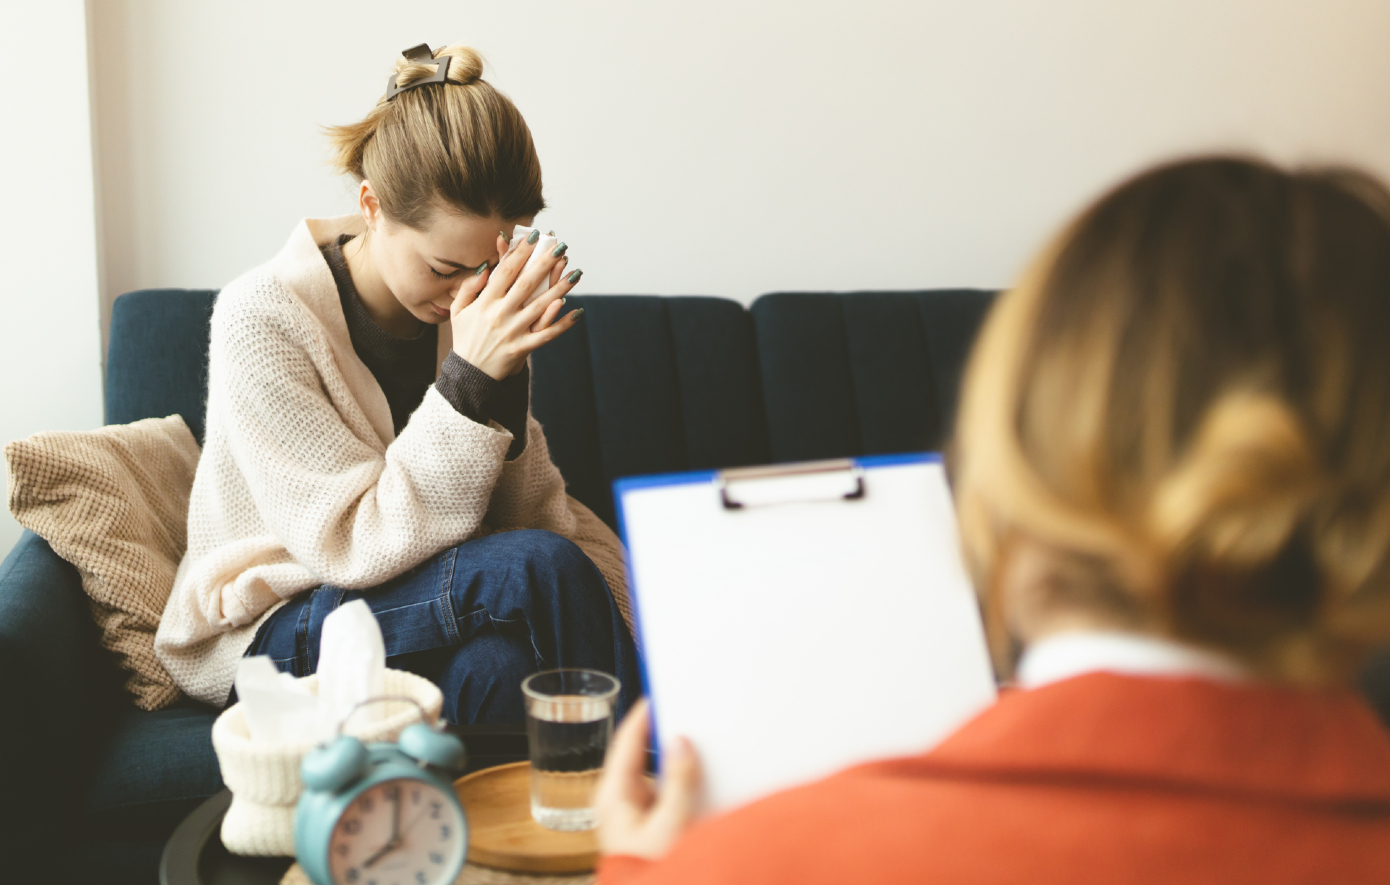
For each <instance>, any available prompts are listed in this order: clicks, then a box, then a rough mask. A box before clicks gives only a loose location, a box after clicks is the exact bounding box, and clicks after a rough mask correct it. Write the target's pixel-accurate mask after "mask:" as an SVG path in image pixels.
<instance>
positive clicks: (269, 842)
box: [212, 670, 444, 857]
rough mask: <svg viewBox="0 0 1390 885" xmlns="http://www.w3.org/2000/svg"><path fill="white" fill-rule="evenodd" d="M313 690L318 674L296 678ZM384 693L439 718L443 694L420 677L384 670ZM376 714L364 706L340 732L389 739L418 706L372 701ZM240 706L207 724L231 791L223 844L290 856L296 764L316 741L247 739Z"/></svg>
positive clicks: (415, 716) (367, 739) (238, 850)
mask: <svg viewBox="0 0 1390 885" xmlns="http://www.w3.org/2000/svg"><path fill="white" fill-rule="evenodd" d="M301 682H303V684H305V685H307V686H308V687H309V689H310V691H313V692H314V693H315V694H317V693H318V676H316V675H315V676H306V677H304V679H302V680H301ZM382 689H383V694H386V695H398V696H404V697H408V698H412V699H414V700H415V702H416V703H418V704H419V705H420V706H421V707H424V709H425V716H426V721H428V722H429V723H431V724H433V723H434V722H436V721H438V719H439V710H440V708H441V707H442V706H443V703H444V696H443V695H441V694H440V693H439V688H438V687H437V686H435V684H434V683H432V682H430V681H429V680H428V679H425V678H424V677H422V676H416V675H415V674H414V673H406V672H404V671H402V670H387V671H386V672H385V676H384V679H383V682H382ZM374 708H375V709H376V710H378V711H380V717H379V718H369V717H368V716H367V715H366V709H364V710H363V711H362V712H359V713H358V714H357V715H355V716H353V717H352V719H351V720H350V721H349V722H348V726H347V728H345V729H344V730H343V731H344V734H350V735H352V736H353V737H356V738H360V739H361V740H362V741H363V742H364V743H371V742H374V741H394V740H396V738H397V737H399V736H400V733H401V731H403V730H404V729H405V727H406V726H407V725H411V724H413V723H415V722H419V721H420V711H419V710H417V709H415V707H414V706H413V705H411V704H408V703H406V702H404V701H386V702H383V703H380V704H376V705H374ZM243 714H244V710H243V708H242V705H241V704H239V703H237V704H233V705H232V706H230V707H228V708H227V709H226V710H224V711H223V712H222V715H220V716H218V717H217V721H216V722H214V723H213V725H212V747H213V749H214V750H215V751H216V752H217V762H218V764H219V765H220V766H221V767H222V780H223V781H225V782H226V784H227V787H228V789H230V790H231V791H232V804H231V807H230V808H228V809H227V816H226V817H224V818H223V819H222V844H223V845H225V846H227V850H228V851H230V852H232V853H234V854H250V855H259V856H276V855H283V856H289V857H292V856H294V809H295V803H297V802H298V801H299V793H300V790H302V789H303V784H302V783H301V782H300V780H299V763H300V762H301V761H302V760H303V759H304V755H305V754H306V753H308V752H309V751H310V750H312V749H314V748H315V747H316V746H318V744H317V743H316V742H314V741H306V742H303V743H293V744H286V743H266V742H256V741H252V740H251V735H250V732H249V731H247V728H246V718H245V716H244V715H243Z"/></svg>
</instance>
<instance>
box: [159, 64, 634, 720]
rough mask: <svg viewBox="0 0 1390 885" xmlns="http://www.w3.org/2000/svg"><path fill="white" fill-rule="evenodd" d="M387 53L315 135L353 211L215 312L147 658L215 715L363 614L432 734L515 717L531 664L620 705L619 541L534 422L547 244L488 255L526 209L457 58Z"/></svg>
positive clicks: (537, 186)
mask: <svg viewBox="0 0 1390 885" xmlns="http://www.w3.org/2000/svg"><path fill="white" fill-rule="evenodd" d="M407 53H408V54H407V56H406V57H405V58H402V59H400V60H398V61H397V62H396V72H395V75H394V76H392V77H391V83H390V86H389V88H388V90H387V93H386V94H385V95H384V96H382V97H381V98H380V100H378V101H377V104H376V107H375V108H374V109H373V110H372V111H371V113H369V114H368V115H367V117H366V118H365V119H364V120H362V121H361V122H359V123H357V124H354V125H350V126H341V127H337V128H335V129H333V130H332V137H333V141H334V146H335V148H336V154H337V157H336V159H337V165H338V167H339V168H340V170H341V171H342V172H344V173H347V174H350V175H351V176H352V177H353V178H354V179H355V180H356V181H357V183H358V187H357V197H358V208H359V213H358V214H357V215H351V216H346V217H342V218H332V219H323V220H318V219H308V220H305V221H303V222H301V223H300V224H299V225H298V227H296V228H295V230H294V232H293V233H292V234H291V235H290V239H289V242H288V243H287V244H286V245H285V247H284V249H283V250H282V251H281V252H280V254H279V255H278V256H276V257H275V258H274V259H273V260H271V261H270V262H269V263H268V264H266V265H264V266H262V267H259V268H256V269H254V270H252V271H250V272H248V273H246V274H245V275H243V276H241V277H239V278H238V279H236V280H234V281H232V282H231V283H229V284H228V285H227V286H226V288H224V289H223V290H222V292H221V294H220V295H219V296H218V299H217V306H216V309H215V310H214V312H213V316H212V337H211V344H210V353H209V361H208V406H207V434H206V442H205V445H204V449H203V455H202V459H201V461H200V462H199V464H198V471H197V475H196V478H195V481H194V485H193V495H192V500H191V502H190V504H189V515H188V552H187V554H186V555H185V557H184V559H183V562H182V564H181V566H180V568H179V572H178V577H177V579H176V580H175V586H174V590H173V593H172V595H171V596H170V599H169V603H168V606H167V607H166V609H165V611H164V616H163V619H162V620H161V622H160V625H159V632H158V634H157V636H156V651H157V653H158V655H159V658H160V660H161V661H162V662H163V664H164V665H165V667H167V668H168V670H169V672H170V673H171V674H172V675H173V677H174V679H175V681H177V682H178V685H179V687H180V688H181V689H183V691H184V692H186V693H187V694H189V695H191V696H192V697H195V698H197V699H199V700H202V701H204V702H206V703H210V704H214V705H217V706H221V705H223V704H224V703H226V701H227V699H228V694H229V692H230V691H231V689H232V683H233V678H234V675H235V673H236V669H237V662H238V660H239V659H240V658H241V657H242V656H243V655H245V654H265V655H269V656H270V657H271V658H272V659H274V661H275V663H276V665H277V666H278V667H280V669H282V670H285V671H288V672H291V673H294V674H295V675H298V676H304V675H307V674H309V673H312V672H314V670H315V669H316V667H317V663H318V653H319V636H320V632H321V628H322V625H323V621H324V618H325V617H327V616H328V614H329V613H330V612H332V611H333V610H334V609H336V608H337V607H338V606H340V605H342V604H343V603H344V602H346V601H349V600H352V599H356V598H361V599H364V600H365V601H366V602H367V604H368V605H369V606H370V607H371V608H372V610H373V611H374V612H375V614H376V617H377V620H378V622H379V623H380V625H381V628H382V633H383V635H384V637H385V640H386V654H387V659H388V664H389V665H390V666H393V667H397V668H400V669H406V670H412V671H414V672H417V673H420V674H421V675H424V676H427V677H429V678H430V679H432V680H434V681H435V682H436V683H437V684H438V685H439V686H440V688H441V689H443V692H444V710H443V714H444V717H445V718H446V719H448V720H449V721H451V722H479V721H512V722H520V721H522V720H523V719H524V718H525V714H524V711H523V708H522V701H521V690H520V683H521V680H522V679H523V678H524V677H525V676H526V675H527V674H529V673H532V672H535V671H536V670H538V669H546V668H549V667H592V668H597V669H601V670H605V671H607V672H610V673H614V674H616V675H617V677H618V678H619V679H620V680H621V681H622V682H623V685H624V686H625V688H626V690H627V692H626V694H625V695H624V700H627V699H630V698H631V697H635V693H636V689H637V683H638V677H637V665H636V660H637V659H636V649H635V647H634V644H633V641H632V636H631V634H630V632H629V628H628V626H627V624H626V623H625V621H626V618H625V617H624V615H625V614H626V601H627V597H626V590H625V585H624V582H623V565H622V550H621V547H620V545H619V544H618V540H617V538H616V537H615V536H614V535H613V533H612V531H610V530H609V529H608V527H607V526H605V525H604V524H603V523H602V522H600V521H599V519H598V518H597V517H595V516H594V514H593V513H591V512H590V511H589V510H588V509H587V508H585V507H584V506H583V505H582V504H580V503H579V502H577V501H575V500H574V499H572V498H570V497H568V496H567V495H566V494H565V482H564V479H563V478H562V477H561V476H560V472H559V470H557V469H556V467H555V465H554V464H553V463H551V460H550V455H549V452H548V451H547V449H546V444H545V437H544V435H543V434H542V433H541V428H540V425H539V424H537V423H536V421H535V419H533V418H531V417H530V414H529V398H530V389H529V374H528V372H527V357H528V356H529V355H530V354H531V353H532V352H533V351H534V350H535V349H536V348H538V347H541V346H542V345H544V344H546V343H547V342H549V341H552V340H554V339H555V338H556V337H557V336H559V335H561V334H563V333H564V332H566V331H568V330H569V329H571V328H573V327H574V325H575V323H576V322H577V321H578V320H579V317H580V314H581V313H582V311H578V310H576V311H571V312H570V313H568V314H566V315H564V316H561V315H560V309H561V305H562V304H563V302H564V298H565V295H566V294H568V293H569V291H570V290H571V289H572V288H573V287H574V285H575V283H577V282H578V281H579V275H580V272H579V271H577V270H576V271H573V272H572V273H570V274H568V275H565V264H566V262H567V261H568V259H567V258H566V257H565V255H564V252H565V249H564V245H563V244H560V245H558V246H556V247H554V248H553V249H552V250H549V251H548V252H547V254H545V255H544V256H542V257H541V259H540V260H539V261H538V263H536V264H535V266H534V267H531V268H528V269H526V270H524V271H523V266H525V264H526V262H527V259H528V258H529V257H530V256H531V253H532V250H533V248H535V243H536V237H535V236H534V235H532V236H531V237H530V238H529V239H528V241H527V242H525V243H522V244H520V246H519V248H517V249H515V250H514V251H512V252H511V253H510V254H507V255H506V257H505V258H503V257H500V256H502V255H503V253H506V252H507V249H508V245H509V242H508V241H509V238H510V235H511V231H512V230H513V227H514V226H515V225H517V224H521V225H530V224H531V223H532V219H533V218H534V216H535V215H536V213H538V212H540V211H541V209H542V208H544V206H545V201H544V199H543V198H542V196H541V169H540V162H539V160H538V159H537V157H536V150H535V147H534V146H533V144H532V141H531V133H530V131H529V130H528V129H527V126H526V122H525V120H523V119H522V117H521V114H520V113H519V112H518V111H517V109H516V107H515V106H513V105H512V103H511V101H510V100H508V99H507V97H506V96H504V95H502V94H501V93H500V92H498V91H497V90H496V89H494V88H493V87H492V86H491V85H490V84H489V83H487V81H485V80H483V79H481V76H482V61H481V60H480V59H479V57H478V55H477V53H475V52H474V51H473V50H472V49H469V48H467V47H464V46H451V47H447V48H445V49H441V50H438V51H436V52H433V53H431V52H430V51H429V49H428V47H424V46H420V47H416V48H415V49H412V50H407ZM533 293H539V294H538V297H535V299H534V301H531V300H529V299H530V298H531V296H532V294H533ZM510 529H523V531H503V530H510ZM610 591H611V592H610Z"/></svg>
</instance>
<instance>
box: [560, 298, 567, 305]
mask: <svg viewBox="0 0 1390 885" xmlns="http://www.w3.org/2000/svg"><path fill="white" fill-rule="evenodd" d="M566 301H569V299H568V298H561V299H560V306H561V307H564V306H565V302H566Z"/></svg>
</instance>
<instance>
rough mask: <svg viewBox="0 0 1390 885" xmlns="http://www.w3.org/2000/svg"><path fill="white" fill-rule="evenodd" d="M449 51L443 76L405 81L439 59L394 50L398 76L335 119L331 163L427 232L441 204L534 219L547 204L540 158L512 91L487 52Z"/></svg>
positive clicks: (426, 73)
mask: <svg viewBox="0 0 1390 885" xmlns="http://www.w3.org/2000/svg"><path fill="white" fill-rule="evenodd" d="M432 54H433V56H434V57H435V58H436V59H442V58H444V57H445V56H448V57H449V59H450V60H449V69H448V74H447V78H446V82H444V83H437V84H428V85H422V86H419V87H417V88H414V89H405V88H404V87H407V86H410V85H411V84H412V83H418V82H419V81H421V80H425V79H427V78H429V77H431V76H433V75H434V74H435V71H436V68H437V66H436V65H431V64H425V63H420V62H416V61H412V60H410V59H407V58H405V57H404V56H401V57H398V58H397V59H396V61H395V68H394V72H395V82H396V85H397V87H398V88H401V90H402V91H400V92H397V93H395V94H394V95H392V96H388V95H387V94H386V93H383V94H382V96H381V98H380V99H379V100H378V101H377V103H376V106H375V107H374V108H372V110H371V111H370V112H369V113H368V114H367V116H366V117H364V118H363V119H362V120H361V121H359V122H357V123H351V124H348V125H345V126H330V127H328V128H327V134H328V137H329V140H330V142H331V144H332V147H333V160H332V166H333V168H334V170H335V171H337V172H340V173H342V174H346V175H351V176H352V177H353V178H355V179H356V180H358V181H370V182H371V183H372V187H373V189H374V191H375V193H376V196H377V199H378V200H380V201H381V208H382V211H383V212H384V213H385V214H386V216H387V217H388V218H390V219H391V220H392V221H395V222H396V223H398V224H403V225H406V226H407V227H412V228H415V229H417V230H422V229H424V227H425V226H426V224H427V223H428V221H429V219H430V218H431V216H432V215H433V214H434V213H435V212H436V211H438V210H439V209H441V208H443V209H446V210H449V211H455V212H462V213H467V214H470V215H477V216H480V217H488V216H492V215H496V216H499V217H501V218H529V217H531V216H534V215H536V214H538V213H539V212H540V211H541V210H542V209H544V208H545V200H544V198H543V197H542V186H541V184H542V182H541V164H540V159H539V157H537V155H536V148H535V144H534V143H533V141H532V139H531V130H530V129H529V128H528V127H527V126H526V121H525V120H524V119H523V118H522V116H521V112H520V111H518V110H517V109H516V106H515V105H514V104H512V102H511V99H509V98H507V97H506V96H505V95H503V94H502V93H501V92H498V91H497V90H496V89H494V88H493V86H492V84H490V83H488V82H487V81H486V80H484V79H483V78H482V77H483V58H482V56H481V55H479V54H478V53H477V51H476V50H474V49H472V48H471V47H468V46H461V45H454V46H445V47H442V48H440V49H436V50H434V51H433V53H432Z"/></svg>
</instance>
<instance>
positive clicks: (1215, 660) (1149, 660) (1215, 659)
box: [1015, 631, 1250, 689]
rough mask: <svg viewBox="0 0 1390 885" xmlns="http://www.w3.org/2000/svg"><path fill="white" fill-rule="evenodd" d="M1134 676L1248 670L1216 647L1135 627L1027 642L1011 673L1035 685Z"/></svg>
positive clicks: (1231, 677)
mask: <svg viewBox="0 0 1390 885" xmlns="http://www.w3.org/2000/svg"><path fill="white" fill-rule="evenodd" d="M1094 672H1107V673H1123V674H1127V675H1134V676H1168V677H1181V676H1197V677H1203V678H1207V679H1215V680H1218V681H1222V682H1238V681H1241V680H1244V679H1248V678H1250V674H1249V671H1247V670H1246V668H1245V667H1243V666H1241V664H1239V663H1238V662H1236V661H1235V660H1233V659H1231V658H1229V657H1227V656H1225V655H1222V654H1219V653H1217V652H1211V651H1206V650H1204V649H1198V648H1193V647H1192V646H1190V645H1183V644H1182V643H1179V642H1175V641H1173V640H1171V639H1160V638H1158V637H1154V636H1142V635H1140V634H1137V633H1120V632H1103V631H1077V632H1068V633H1057V634H1054V635H1052V636H1048V637H1047V638H1045V639H1040V640H1038V641H1037V642H1035V643H1033V644H1031V645H1029V646H1028V648H1027V649H1026V650H1025V651H1024V653H1023V658H1022V659H1021V660H1020V661H1019V664H1018V672H1017V676H1016V679H1015V682H1016V684H1017V685H1018V686H1019V687H1020V688H1025V689H1027V688H1038V687H1040V686H1043V685H1048V684H1049V683H1053V682H1060V681H1062V680H1063V679H1070V678H1072V677H1073V676H1080V675H1082V674H1083V673H1094Z"/></svg>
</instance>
